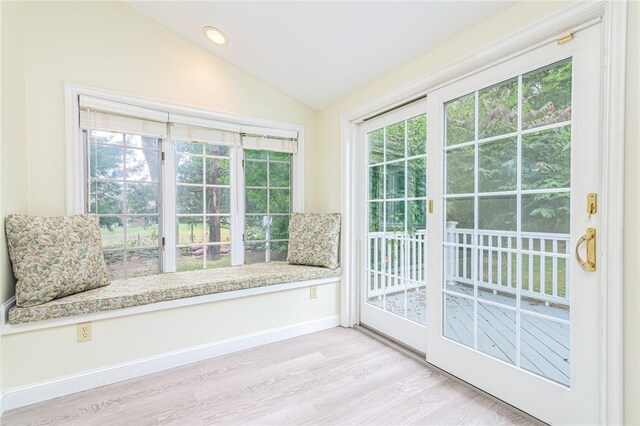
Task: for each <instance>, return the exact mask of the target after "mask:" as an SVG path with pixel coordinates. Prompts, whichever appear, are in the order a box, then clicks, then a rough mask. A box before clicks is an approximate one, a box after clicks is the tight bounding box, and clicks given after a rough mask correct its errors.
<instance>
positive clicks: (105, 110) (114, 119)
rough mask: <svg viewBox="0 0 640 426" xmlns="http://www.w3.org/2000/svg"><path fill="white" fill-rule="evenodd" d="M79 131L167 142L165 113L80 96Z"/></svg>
mask: <svg viewBox="0 0 640 426" xmlns="http://www.w3.org/2000/svg"><path fill="white" fill-rule="evenodd" d="M79 104H80V127H81V128H83V129H91V130H102V131H107V132H122V133H129V134H135V135H143V136H151V137H156V138H165V137H166V136H167V119H168V114H167V113H166V112H161V111H155V110H152V109H147V108H142V107H137V106H133V105H127V104H122V103H119V102H114V101H106V100H104V99H98V98H92V97H88V96H80V102H79Z"/></svg>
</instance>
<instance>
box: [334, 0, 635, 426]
mask: <svg viewBox="0 0 640 426" xmlns="http://www.w3.org/2000/svg"><path fill="white" fill-rule="evenodd" d="M594 19H604V28H603V30H604V32H603V43H604V58H603V60H604V64H605V75H604V79H603V88H604V98H603V100H604V102H603V116H602V117H603V123H602V124H603V135H602V137H603V142H604V143H603V152H602V169H601V172H602V176H601V177H602V192H603V194H602V195H603V200H605V203H603V205H602V209H601V212H602V220H603V222H602V223H603V227H604V228H605V229H604V231H605V232H603V233H602V237H601V238H603V240H604V241H603V243H604V246H603V247H605V250H604V251H603V253H606V255H604V254H603V258H602V259H601V260H600V264H601V265H602V268H603V269H602V270H603V274H602V277H603V285H602V294H601V306H602V310H601V315H602V330H601V336H602V367H603V368H602V369H601V371H602V374H601V390H602V394H601V410H600V412H601V423H603V424H622V422H623V419H624V405H623V400H624V398H623V392H624V380H623V294H622V291H623V284H624V282H623V261H622V259H623V233H624V230H623V220H622V219H623V210H624V209H623V208H624V198H623V197H624V124H625V118H624V117H625V116H624V111H625V72H626V28H627V0H622V1H609V2H594V3H592V2H577V3H574V4H572V5H570V6H568V7H566V8H564V9H562V10H560V11H558V12H556V13H554V14H551V15H550V16H548V17H545V18H544V19H542V20H540V21H538V22H535V23H533V24H531V25H529V26H527V27H525V28H523V29H522V30H520V31H517V32H515V33H513V34H509V35H507V36H505V37H503V38H501V39H499V40H497V41H496V42H494V43H492V44H490V45H488V46H486V47H485V48H483V49H480V50H478V51H475V52H471V53H470V54H469V55H466V56H464V57H462V58H461V59H460V60H458V61H456V62H454V63H452V64H450V65H448V66H446V67H444V68H442V69H441V70H439V71H437V72H435V73H431V74H426V75H423V76H421V77H419V78H417V79H415V80H413V81H411V82H409V83H407V84H404V85H402V86H400V87H398V88H396V89H394V90H392V91H390V92H387V93H385V94H383V95H381V96H378V97H376V98H374V99H372V100H370V101H368V102H366V103H364V104H361V105H360V106H358V107H356V108H354V109H351V110H349V111H347V112H345V113H344V114H343V115H342V116H341V119H340V128H341V154H342V159H341V178H342V188H343V190H342V200H341V201H342V203H341V204H342V208H341V210H342V216H343V230H342V233H343V234H342V235H343V238H342V243H341V249H342V250H341V252H342V259H343V262H342V264H343V265H344V266H343V282H342V289H341V325H342V326H343V327H350V326H353V325H355V324H358V320H359V318H358V298H357V282H358V280H357V278H358V274H359V273H360V272H359V269H358V266H359V264H358V255H359V250H360V249H361V248H360V247H359V246H360V241H358V236H357V226H358V220H359V218H358V215H357V197H356V195H357V192H356V190H357V188H356V162H355V159H356V156H355V153H356V144H357V141H358V125H359V124H360V123H362V122H363V120H364V119H366V118H367V117H371V116H374V115H376V114H379V113H381V112H383V111H385V110H389V109H392V108H394V107H397V106H399V105H402V104H403V103H405V102H406V101H408V100H410V99H413V98H416V97H418V96H421V95H425V94H427V93H428V92H430V91H432V90H435V89H437V88H438V86H442V85H445V84H448V83H450V82H453V81H455V80H458V79H460V78H464V77H465V76H466V75H468V74H471V73H474V72H478V71H480V70H482V69H483V68H486V67H490V66H493V65H495V64H496V63H499V62H502V61H504V60H507V59H509V58H510V57H511V56H513V55H515V54H519V53H521V52H522V51H526V50H530V49H531V48H534V47H536V45H538V44H540V43H542V42H545V40H548V39H550V38H555V37H556V36H557V35H558V34H560V33H562V32H563V31H567V30H569V29H571V28H573V27H575V26H578V25H581V24H584V23H586V22H589V21H592V20H594Z"/></svg>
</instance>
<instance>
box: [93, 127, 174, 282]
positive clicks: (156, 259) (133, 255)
mask: <svg viewBox="0 0 640 426" xmlns="http://www.w3.org/2000/svg"><path fill="white" fill-rule="evenodd" d="M83 135H84V152H85V160H86V167H85V173H86V174H85V182H86V198H85V199H86V201H87V205H86V209H87V211H88V212H90V213H97V214H98V215H99V216H100V234H101V238H102V245H103V248H104V257H105V261H106V263H107V268H108V270H109V276H110V278H111V279H112V280H114V279H125V278H130V277H135V276H140V275H148V274H153V273H158V272H159V271H160V235H161V228H160V223H161V220H160V208H159V206H160V194H161V192H160V177H161V173H162V170H161V158H160V150H161V145H162V139H160V138H156V137H147V136H141V135H132V134H127V133H121V132H105V131H98V130H85V131H84V132H83Z"/></svg>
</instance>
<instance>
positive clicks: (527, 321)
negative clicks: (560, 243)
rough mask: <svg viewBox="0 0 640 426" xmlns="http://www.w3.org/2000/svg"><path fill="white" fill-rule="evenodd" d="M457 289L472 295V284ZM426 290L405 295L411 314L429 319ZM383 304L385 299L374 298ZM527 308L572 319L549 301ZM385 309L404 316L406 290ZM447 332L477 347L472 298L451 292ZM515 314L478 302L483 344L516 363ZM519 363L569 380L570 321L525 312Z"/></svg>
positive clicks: (495, 297)
mask: <svg viewBox="0 0 640 426" xmlns="http://www.w3.org/2000/svg"><path fill="white" fill-rule="evenodd" d="M456 291H459V292H460V293H463V294H466V295H472V290H471V289H470V288H469V287H458V288H456ZM425 296H426V294H425V291H424V290H421V291H411V292H408V293H407V297H406V318H408V319H410V320H412V321H415V322H418V323H421V324H426V297H425ZM483 297H484V299H485V300H489V301H491V302H494V303H500V304H502V305H506V306H514V303H515V302H514V299H513V298H510V297H507V296H504V295H500V294H493V293H491V292H487V293H485V294H483ZM370 303H371V304H373V305H374V306H378V307H380V308H382V306H383V301H382V299H381V298H379V299H378V298H376V299H374V300H371V301H370ZM522 307H523V308H524V310H529V311H531V312H535V313H541V314H545V315H549V316H552V317H555V318H560V319H565V320H568V319H569V311H568V310H567V309H562V308H559V307H554V306H546V305H545V304H534V303H524V302H523V304H522ZM386 309H387V310H388V311H390V312H392V313H394V314H396V315H400V316H403V317H404V316H405V295H404V293H396V294H392V295H388V296H387V298H386ZM445 312H446V315H447V321H446V328H445V336H446V337H448V338H450V339H452V340H455V341H457V342H460V343H463V344H465V345H467V346H470V347H473V345H474V341H473V340H474V339H473V301H472V300H469V299H465V298H462V297H457V296H455V295H450V296H448V297H447V306H446V310H445ZM516 334H517V333H516V314H515V312H514V311H511V310H508V309H503V308H500V307H497V306H494V305H490V304H486V303H478V350H479V351H481V352H484V353H487V354H489V355H491V356H494V357H496V358H498V359H501V360H503V361H505V362H508V363H510V364H514V365H515V364H516V357H517V354H516ZM520 339H521V340H520V342H521V344H520V346H521V348H520V366H521V367H522V368H523V369H525V370H527V371H530V372H532V373H535V374H538V375H540V376H543V377H546V378H548V379H550V380H553V381H555V382H558V383H560V384H563V385H565V386H568V385H569V383H570V381H569V372H570V361H569V358H570V357H569V348H570V344H569V343H570V342H569V326H568V325H567V324H563V323H561V322H557V321H553V320H549V319H545V318H540V317H537V316H533V315H527V314H525V313H523V314H522V315H521V327H520Z"/></svg>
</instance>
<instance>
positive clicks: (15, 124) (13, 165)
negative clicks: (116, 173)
mask: <svg viewBox="0 0 640 426" xmlns="http://www.w3.org/2000/svg"><path fill="white" fill-rule="evenodd" d="M0 7H1V8H2V116H1V117H2V118H1V120H2V145H1V146H0V149H1V150H2V159H1V160H0V179H1V181H0V186H1V192H2V196H1V201H0V214H1V217H2V220H1V221H0V223H1V225H0V247H2V250H0V283H1V285H0V300H1V301H5V300H7V299H8V298H9V297H10V296H12V295H13V274H12V272H11V264H10V263H9V256H8V253H7V250H6V249H5V247H6V241H5V233H4V217H5V216H6V215H7V214H10V213H26V212H27V143H26V132H27V123H26V98H25V68H24V49H23V41H24V38H23V36H24V28H23V20H22V9H23V7H22V4H21V3H13V2H2V4H1V6H0Z"/></svg>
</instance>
